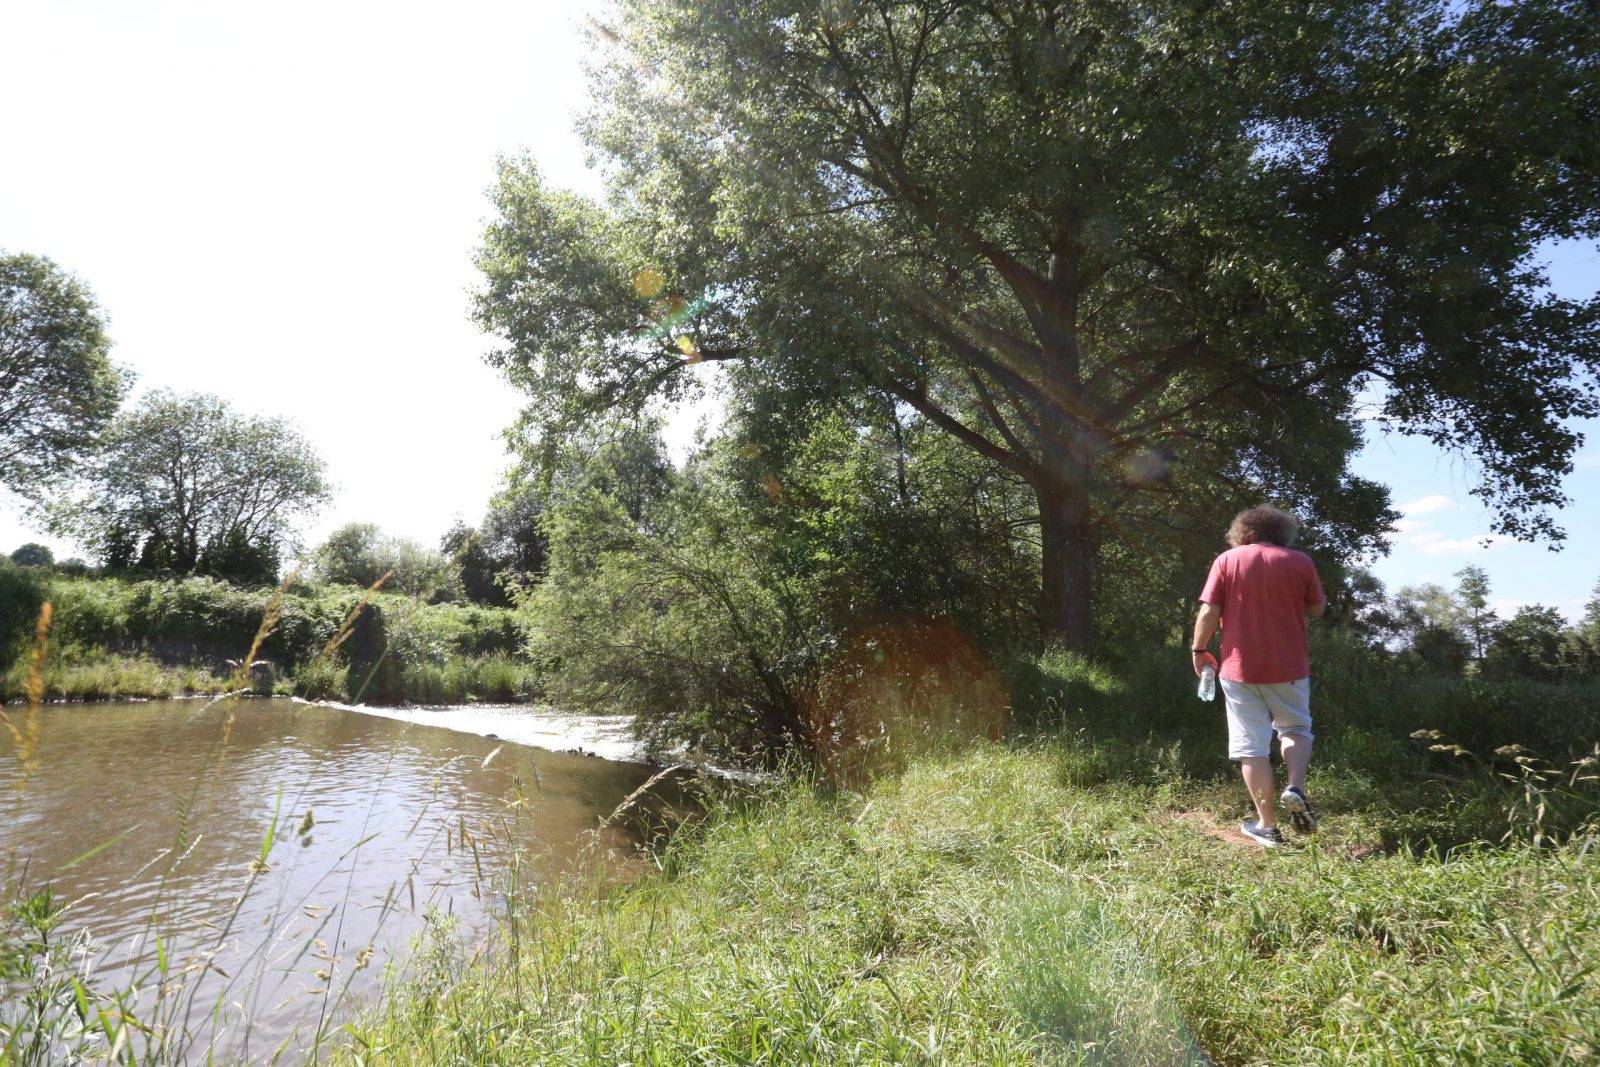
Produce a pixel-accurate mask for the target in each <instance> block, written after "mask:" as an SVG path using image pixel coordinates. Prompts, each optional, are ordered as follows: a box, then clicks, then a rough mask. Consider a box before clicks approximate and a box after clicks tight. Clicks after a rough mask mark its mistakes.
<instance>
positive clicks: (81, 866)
mask: <svg viewBox="0 0 1600 1067" xmlns="http://www.w3.org/2000/svg"><path fill="white" fill-rule="evenodd" d="M8 710H10V709H8ZM13 714H16V713H15V712H13ZM625 726H626V724H625V723H623V722H620V721H618V720H615V719H599V718H587V719H586V718H584V717H582V716H571V715H561V714H558V713H556V712H553V711H547V710H541V709H536V708H526V707H517V708H508V707H468V708H454V709H450V708H447V709H428V710H416V709H406V710H390V709H372V710H365V709H341V708H335V707H326V706H320V705H311V704H305V703H300V702H296V701H289V700H281V699H265V700H241V701H236V702H234V703H232V704H231V706H223V705H216V706H208V704H207V702H205V701H196V700H182V701H148V702H134V703H110V704H88V705H62V706H53V707H46V708H43V709H41V710H40V711H39V713H38V727H39V731H38V744H37V748H36V750H35V752H34V757H33V759H32V760H31V761H30V766H29V767H27V768H25V767H24V766H23V765H22V764H21V762H20V761H19V759H18V751H17V748H16V746H15V744H14V743H13V741H12V739H11V738H10V737H9V736H7V735H6V734H5V733H4V732H3V731H0V875H3V876H4V878H5V885H6V887H7V889H8V890H9V891H10V892H11V893H12V895H13V896H15V893H16V891H17V889H18V887H19V886H26V888H27V890H28V891H29V892H37V891H38V890H40V889H42V888H44V887H45V886H48V887H49V888H50V889H51V891H52V892H53V893H55V894H56V895H57V896H58V897H59V898H60V899H61V900H63V901H65V902H67V908H66V911H65V912H64V913H63V916H62V919H61V922H60V923H59V925H58V927H57V928H56V930H55V931H54V932H53V934H52V938H53V939H55V940H56V941H57V942H58V943H60V944H65V945H69V946H71V947H73V948H74V949H75V950H76V952H77V956H76V960H77V963H76V965H77V966H78V967H81V968H85V969H87V971H88V973H91V974H93V975H94V976H95V978H96V981H97V982H98V984H99V989H100V992H101V993H107V992H110V991H112V990H116V989H128V990H130V995H131V1001H132V1003H133V1007H134V1009H135V1014H136V1015H138V1016H139V1017H141V1018H142V1019H144V1020H146V1021H154V1022H156V1023H163V1022H164V1023H165V1024H166V1025H167V1026H168V1027H170V1028H171V1029H172V1030H173V1031H174V1032H176V1030H177V1028H178V1025H179V1024H183V1026H184V1027H185V1028H186V1030H187V1032H188V1033H189V1034H190V1037H189V1038H187V1040H189V1041H190V1042H192V1044H190V1045H189V1046H188V1047H186V1048H185V1049H184V1053H185V1056H186V1058H189V1057H192V1058H196V1059H198V1058H200V1057H201V1055H202V1054H203V1052H204V1050H205V1049H206V1048H207V1047H208V1046H209V1047H211V1049H212V1050H213V1051H214V1052H216V1053H218V1054H219V1055H220V1057H221V1058H223V1059H228V1060H232V1059H262V1058H266V1057H269V1056H271V1055H273V1053H274V1050H277V1049H279V1048H280V1047H281V1048H282V1049H284V1050H285V1051H287V1052H288V1054H289V1058H300V1056H302V1055H304V1053H305V1052H308V1051H309V1050H310V1049H309V1043H310V1042H311V1041H313V1040H314V1038H313V1036H312V1035H313V1034H314V1033H315V1031H316V1030H317V1028H318V1027H319V1025H320V1027H321V1029H322V1031H323V1032H324V1033H328V1032H331V1031H332V1030H333V1029H334V1028H335V1027H336V1026H337V1024H338V1023H339V1022H341V1021H343V1020H345V1019H347V1018H348V1017H349V1016H350V1013H351V1012H353V1011H357V1010H360V1008H361V1007H363V1006H365V1005H370V1004H371V1003H372V1001H373V998H374V997H375V996H376V994H377V992H378V990H379V987H380V983H381V980H382V975H383V972H384V970H385V968H386V967H389V966H395V967H400V966H403V965H404V961H405V959H406V958H407V956H408V951H407V950H408V948H409V947H410V945H411V944H412V943H413V942H414V941H415V939H416V938H417V936H418V934H419V933H420V932H421V931H422V930H423V929H424V927H425V926H426V925H427V924H428V923H429V922H437V921H438V920H439V919H442V918H446V917H448V919H449V921H450V923H451V925H452V927H453V930H454V936H459V937H464V938H467V939H469V940H470V939H474V938H479V939H481V938H483V937H484V936H487V935H488V934H489V932H490V931H492V929H493V923H492V922H491V921H490V920H491V917H492V916H493V915H494V914H495V913H496V912H497V910H499V909H501V908H502V907H503V906H504V901H505V893H506V891H507V886H508V885H509V884H510V880H511V878H512V876H513V874H515V876H516V877H517V878H519V879H521V880H522V881H524V882H527V881H529V880H533V879H550V878H555V877H559V876H561V875H562V874H563V873H564V872H569V871H573V870H575V869H577V868H578V867H579V865H580V864H582V867H583V869H584V870H589V869H591V868H592V867H593V866H594V865H595V864H596V863H599V864H600V865H601V866H608V865H613V864H622V865H625V864H626V863H628V862H629V857H630V856H631V855H632V854H633V849H632V841H631V839H630V838H629V837H628V836H627V835H626V833H625V832H624V831H621V830H608V831H606V832H605V833H604V834H603V835H602V834H596V833H592V832H591V831H594V830H595V828H596V827H597V825H598V824H599V821H600V819H601V818H603V817H604V816H605V815H607V814H609V813H610V812H611V811H612V810H613V809H614V808H615V807H616V805H617V804H618V803H619V802H620V801H621V800H622V799H623V798H624V797H626V796H627V795H628V794H629V793H630V792H631V791H633V790H634V789H635V788H636V787H638V786H639V785H640V784H641V783H642V782H643V781H644V780H645V779H646V778H647V777H648V776H649V775H650V773H651V770H650V768H649V767H647V766H645V765H643V764H642V763H639V762H635V761H634V760H633V759H632V758H631V756H632V749H631V746H630V745H629V743H628V741H627V738H626V729H625ZM490 734H493V735H498V736H485V735H490ZM524 742H531V743H532V744H528V743H524ZM533 744H540V745H544V746H546V747H545V748H537V747H532V745H533ZM569 748H581V749H583V750H584V751H586V752H589V753H601V754H603V755H604V756H607V757H610V758H601V757H600V756H598V755H574V754H568V753H564V752H559V751H551V749H569ZM430 915H432V916H433V917H434V918H433V919H428V918H425V917H426V916H430ZM158 942H159V946H158ZM163 959H164V960H165V973H166V979H165V981H163V980H162V979H161V975H160V974H159V973H157V971H158V968H159V967H160V965H161V963H162V960H163Z"/></svg>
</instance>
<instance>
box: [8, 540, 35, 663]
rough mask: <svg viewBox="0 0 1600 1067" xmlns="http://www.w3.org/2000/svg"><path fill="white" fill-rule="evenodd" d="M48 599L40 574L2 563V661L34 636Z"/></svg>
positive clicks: (31, 569) (32, 570) (30, 569)
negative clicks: (41, 612) (36, 625)
mask: <svg viewBox="0 0 1600 1067" xmlns="http://www.w3.org/2000/svg"><path fill="white" fill-rule="evenodd" d="M45 599H46V583H45V580H44V578H43V576H41V575H40V574H39V572H38V571H37V570H34V569H33V568H24V567H18V566H16V565H14V564H11V563H7V562H5V561H4V560H0V657H3V656H6V655H10V654H13V653H14V652H15V651H16V650H17V649H19V648H21V647H22V646H23V645H24V644H25V643H26V642H27V640H28V639H29V638H30V637H32V636H33V631H34V626H35V624H36V623H37V622H38V619H39V610H40V609H41V608H42V607H43V606H44V602H45Z"/></svg>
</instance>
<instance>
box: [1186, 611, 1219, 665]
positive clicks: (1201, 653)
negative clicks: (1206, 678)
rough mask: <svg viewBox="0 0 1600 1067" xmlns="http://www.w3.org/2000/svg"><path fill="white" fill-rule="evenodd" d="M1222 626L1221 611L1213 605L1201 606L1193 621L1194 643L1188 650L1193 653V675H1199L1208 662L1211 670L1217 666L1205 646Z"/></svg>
mask: <svg viewBox="0 0 1600 1067" xmlns="http://www.w3.org/2000/svg"><path fill="white" fill-rule="evenodd" d="M1220 625H1222V609H1221V608H1220V607H1218V606H1217V605H1215V604H1201V605H1200V614H1199V615H1197V616H1195V620H1194V641H1193V642H1192V643H1191V644H1190V646H1189V648H1190V650H1191V651H1192V652H1193V653H1194V673H1196V674H1199V673H1200V672H1201V671H1202V670H1204V669H1205V667H1206V664H1207V663H1208V662H1209V663H1210V665H1211V667H1212V669H1215V668H1216V666H1217V658H1216V657H1215V656H1213V655H1212V654H1211V653H1210V652H1208V651H1206V646H1207V645H1209V644H1211V638H1212V637H1213V636H1215V635H1216V632H1217V627H1218V626H1220Z"/></svg>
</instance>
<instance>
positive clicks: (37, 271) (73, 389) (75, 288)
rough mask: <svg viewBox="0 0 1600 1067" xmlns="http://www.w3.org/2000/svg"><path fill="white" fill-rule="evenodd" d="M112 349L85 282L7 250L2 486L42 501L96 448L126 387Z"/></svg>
mask: <svg viewBox="0 0 1600 1067" xmlns="http://www.w3.org/2000/svg"><path fill="white" fill-rule="evenodd" d="M110 350H111V342H110V341H109V340H108V339H107V338H106V332H105V316H104V315H103V314H102V313H101V311H100V308H99V306H98V305H97V304H96V303H95V300H94V296H93V295H92V294H91V293H90V292H89V290H88V288H87V287H85V286H84V284H83V283H82V282H80V281H78V280H77V279H76V278H74V277H73V276H72V275H70V274H68V273H67V272H66V271H64V270H62V269H61V268H60V267H58V266H56V265H55V264H54V263H52V262H50V260H48V259H45V258H43V257H42V256H34V255H28V254H26V253H21V254H16V255H7V254H6V253H5V252H4V251H0V489H9V490H12V491H13V492H16V493H18V494H20V495H22V496H24V497H28V498H32V499H35V500H37V499H38V498H39V497H40V496H42V495H43V493H44V492H45V490H46V489H47V488H48V487H49V486H50V485H52V484H53V483H54V482H55V481H56V480H57V479H58V478H59V476H61V475H62V474H64V473H66V472H67V471H68V470H70V469H71V468H72V467H73V465H75V464H76V463H77V462H78V461H79V460H81V459H82V458H83V456H84V455H85V454H86V453H87V452H88V451H89V450H90V449H91V448H92V447H93V446H94V444H95V442H96V440H97V438H98V437H99V434H100V431H101V429H102V428H104V426H105V424H106V422H107V421H108V420H109V419H110V418H111V416H112V415H114V414H115V413H116V410H117V405H118V404H120V403H121V402H122V395H123V392H124V391H125V389H126V381H125V378H124V375H123V372H121V371H120V370H118V368H117V367H116V366H115V365H114V364H113V363H112V362H111V359H110V356H109V355H108V353H109V352H110Z"/></svg>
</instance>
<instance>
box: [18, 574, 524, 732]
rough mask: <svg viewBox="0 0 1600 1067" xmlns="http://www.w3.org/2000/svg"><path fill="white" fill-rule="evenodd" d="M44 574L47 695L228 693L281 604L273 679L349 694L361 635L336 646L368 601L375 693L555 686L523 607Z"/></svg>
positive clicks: (519, 695)
mask: <svg viewBox="0 0 1600 1067" xmlns="http://www.w3.org/2000/svg"><path fill="white" fill-rule="evenodd" d="M39 582H40V586H41V587H40V589H39V590H38V591H37V593H36V595H37V597H38V598H39V599H40V601H41V602H42V601H43V600H48V601H49V602H50V603H51V604H52V606H53V609H54V610H53V614H52V622H51V626H50V631H49V634H48V646H47V648H48V654H47V655H46V657H45V660H44V664H43V669H44V674H43V680H44V688H45V693H44V699H46V700H52V701H59V700H118V699H135V698H149V699H158V698H166V697H173V696H186V695H200V694H215V693H219V692H223V691H225V690H226V689H228V688H230V687H231V686H232V685H233V680H234V670H233V667H232V666H231V665H230V663H229V662H228V661H230V660H232V661H235V662H236V661H237V660H239V659H242V658H244V657H245V656H246V655H247V654H248V653H249V651H250V649H251V648H252V646H253V645H254V644H255V642H256V637H257V632H258V631H259V630H260V628H261V622H262V619H263V617H265V616H266V615H268V614H269V612H270V613H271V614H272V616H273V618H274V624H273V626H272V627H271V628H270V629H269V631H268V632H267V633H266V635H265V637H264V639H263V640H262V642H261V644H260V646H259V648H258V649H257V656H258V658H263V659H267V660H270V661H271V662H272V663H273V665H274V681H273V683H272V691H273V692H274V693H277V694H279V695H285V696H287V695H295V696H302V697H308V698H313V699H331V700H340V701H343V700H348V699H349V698H350V696H351V693H350V689H351V684H350V672H349V660H348V652H349V650H350V648H351V647H352V645H353V644H354V640H353V639H347V640H346V641H345V642H344V643H342V644H341V645H340V646H339V647H338V648H334V649H329V647H328V645H329V640H330V638H333V637H334V636H335V635H336V634H338V633H340V632H341V630H342V628H345V627H346V626H347V624H348V622H349V620H350V618H351V613H352V611H353V609H355V608H356V606H357V605H358V604H365V605H366V606H365V607H364V608H363V609H362V610H363V613H364V614H365V615H368V616H372V617H374V618H376V619H377V620H379V621H378V622H377V623H376V624H375V625H372V624H369V629H368V631H367V633H368V634H369V636H368V637H367V641H366V645H365V646H364V649H363V651H364V654H366V655H368V656H369V658H373V659H377V658H378V657H379V656H381V660H382V664H383V667H382V671H381V677H380V679H379V680H381V683H382V684H381V687H380V686H379V685H376V684H374V685H372V686H369V689H370V690H371V691H370V692H368V693H367V694H366V696H367V699H369V700H371V699H373V698H374V697H375V696H376V695H377V691H378V690H379V688H381V689H382V693H383V697H384V698H385V699H386V700H388V701H390V702H395V703H400V702H409V703H416V704H461V703H467V702H470V701H477V700H482V701H493V702H497V703H514V702H515V703H521V702H529V701H532V700H535V699H537V698H538V696H539V692H540V689H541V684H540V678H539V677H538V674H537V672H536V671H535V670H534V668H533V666H532V665H531V664H530V663H528V662H527V660H526V658H525V657H524V656H523V654H522V639H523V635H522V631H521V629H520V626H519V623H518V620H517V617H516V613H515V612H512V611H510V610H507V609H504V608H488V607H482V606H478V605H463V604H430V603H425V602H422V601H420V600H416V599H413V598H409V597H403V596H397V595H392V594H386V593H381V592H380V593H376V594H373V593H369V592H368V591H366V590H361V589H357V588H354V587H350V586H328V585H306V584H301V585H294V586H291V587H289V588H287V589H285V590H279V589H276V588H267V587H263V588H256V589H244V588H239V587H237V586H233V585H229V584H228V583H226V582H221V581H217V580H215V579H208V578H196V577H190V578H183V579H146V580H134V579H128V578H119V577H90V576H73V575H65V574H53V573H52V574H46V575H43V576H41V577H40V579H39ZM34 610H35V611H36V610H37V608H35V609H34ZM31 617H32V615H31V613H30V618H31ZM30 630H31V627H30ZM370 634H377V635H378V636H376V637H372V636H370ZM375 642H376V643H375ZM5 651H7V652H12V651H13V650H12V649H11V648H9V647H8V648H7V649H6V650H5ZM14 654H15V659H14V661H13V662H12V663H10V664H9V665H7V666H6V669H4V670H0V702H4V703H10V702H13V701H16V700H19V699H21V697H22V694H23V683H24V680H25V678H26V675H27V646H26V645H25V644H19V646H18V647H17V648H16V649H15V650H14Z"/></svg>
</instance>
